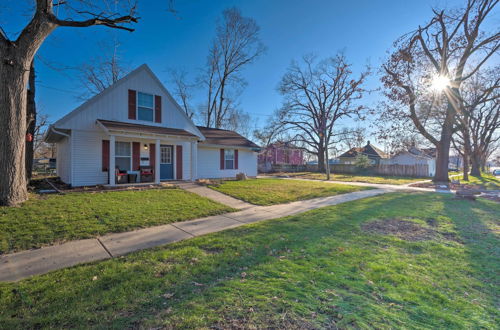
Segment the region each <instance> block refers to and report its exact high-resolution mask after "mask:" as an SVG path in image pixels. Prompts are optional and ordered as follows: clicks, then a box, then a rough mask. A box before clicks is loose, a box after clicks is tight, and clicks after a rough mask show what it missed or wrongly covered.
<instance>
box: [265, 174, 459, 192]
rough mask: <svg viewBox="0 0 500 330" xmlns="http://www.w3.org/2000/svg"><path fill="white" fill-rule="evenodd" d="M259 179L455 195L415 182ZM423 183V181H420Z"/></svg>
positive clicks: (447, 190)
mask: <svg viewBox="0 0 500 330" xmlns="http://www.w3.org/2000/svg"><path fill="white" fill-rule="evenodd" d="M257 178H259V179H261V178H276V179H283V180H299V181H315V182H325V183H335V184H345V185H349V186H360V187H371V188H376V189H390V190H396V191H397V190H399V191H421V192H437V193H444V194H452V193H455V191H454V190H450V189H431V188H420V187H411V186H410V184H414V183H416V182H412V183H408V184H402V185H397V184H385V183H368V182H350V181H334V180H330V181H326V180H316V179H303V178H283V177H278V176H274V177H273V176H259V177H257ZM422 182H425V181H422Z"/></svg>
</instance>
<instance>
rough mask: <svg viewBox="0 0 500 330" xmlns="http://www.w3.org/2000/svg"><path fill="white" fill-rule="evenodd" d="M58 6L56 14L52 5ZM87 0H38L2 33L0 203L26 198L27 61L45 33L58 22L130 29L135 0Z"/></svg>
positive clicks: (73, 25) (68, 25)
mask: <svg viewBox="0 0 500 330" xmlns="http://www.w3.org/2000/svg"><path fill="white" fill-rule="evenodd" d="M55 6H57V7H59V13H58V14H57V15H56V13H55V12H54V7H55ZM110 7H111V6H107V4H106V3H105V1H102V6H98V5H96V4H95V3H94V2H91V1H72V2H69V1H58V2H55V3H54V1H53V0H36V3H35V6H34V10H33V16H32V18H31V19H30V21H29V23H28V24H27V25H26V26H25V27H24V28H23V29H22V31H21V32H20V33H19V35H18V36H17V38H16V39H15V40H10V39H9V38H7V36H5V35H4V34H3V33H0V59H1V61H0V132H2V133H3V134H4V135H3V137H2V139H1V141H0V172H1V173H2V176H0V205H15V204H18V203H20V202H23V201H24V200H26V198H27V187H26V186H27V185H26V167H25V136H26V123H27V119H26V117H27V116H26V112H27V111H26V104H27V103H26V102H27V93H26V86H28V80H29V73H30V66H31V63H32V62H33V58H34V56H35V54H36V53H37V51H38V49H39V48H40V46H41V45H42V44H43V42H44V41H45V40H46V38H47V37H48V36H49V35H50V34H51V33H52V32H53V31H54V30H55V29H56V28H58V27H89V26H94V25H103V26H107V27H110V28H115V29H124V30H128V31H132V29H131V28H130V27H129V26H128V24H129V23H135V22H137V17H136V16H135V5H134V4H131V3H130V2H129V1H124V2H123V3H122V4H120V5H119V6H116V8H118V9H117V10H116V11H115V10H109V9H108V8H110Z"/></svg>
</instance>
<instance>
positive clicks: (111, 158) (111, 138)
mask: <svg viewBox="0 0 500 330" xmlns="http://www.w3.org/2000/svg"><path fill="white" fill-rule="evenodd" d="M108 171H109V172H108V173H109V185H110V186H114V185H116V181H115V179H116V177H115V136H114V135H110V136H109V169H108Z"/></svg>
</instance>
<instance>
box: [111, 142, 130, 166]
mask: <svg viewBox="0 0 500 330" xmlns="http://www.w3.org/2000/svg"><path fill="white" fill-rule="evenodd" d="M118 143H128V144H129V147H130V155H129V156H123V155H117V153H116V151H117V150H118V148H117V147H116V145H117V144H118ZM116 158H128V159H129V163H130V166H129V167H130V170H129V171H131V170H132V142H127V141H115V169H116Z"/></svg>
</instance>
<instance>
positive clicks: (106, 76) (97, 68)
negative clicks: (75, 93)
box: [78, 39, 128, 100]
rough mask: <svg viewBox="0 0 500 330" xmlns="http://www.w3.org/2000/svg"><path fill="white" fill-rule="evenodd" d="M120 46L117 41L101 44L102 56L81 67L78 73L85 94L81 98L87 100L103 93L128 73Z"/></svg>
mask: <svg viewBox="0 0 500 330" xmlns="http://www.w3.org/2000/svg"><path fill="white" fill-rule="evenodd" d="M119 46H120V43H119V42H118V41H117V40H116V39H115V40H113V41H111V42H101V43H100V45H99V49H100V55H99V56H96V57H94V58H92V59H91V60H90V61H87V62H86V63H84V64H82V65H81V67H80V68H79V69H78V71H79V72H80V81H81V85H82V87H83V89H84V92H83V93H82V94H81V95H80V96H79V98H81V99H84V100H86V99H89V98H91V97H92V96H94V95H96V94H99V93H101V92H102V91H104V90H105V89H106V88H108V87H109V86H111V85H112V84H114V83H115V82H117V81H118V80H119V79H121V78H122V77H123V76H125V75H126V74H127V73H128V69H127V68H126V67H125V65H124V64H123V61H122V59H121V57H120V53H119V50H118V48H119Z"/></svg>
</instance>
